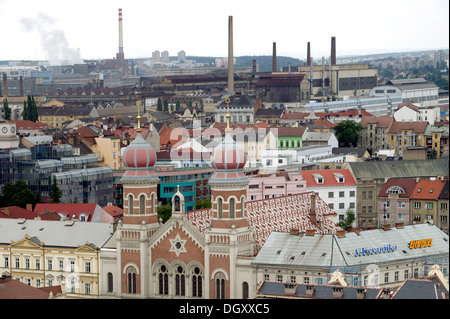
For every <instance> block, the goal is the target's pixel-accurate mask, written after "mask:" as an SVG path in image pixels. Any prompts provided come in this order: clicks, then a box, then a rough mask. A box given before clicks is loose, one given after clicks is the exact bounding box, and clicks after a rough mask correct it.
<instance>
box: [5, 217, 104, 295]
mask: <svg viewBox="0 0 450 319" xmlns="http://www.w3.org/2000/svg"><path fill="white" fill-rule="evenodd" d="M0 228H1V229H2V231H0V273H1V274H2V275H9V276H11V277H12V278H13V279H15V280H19V281H20V282H23V283H25V284H27V285H30V286H33V287H38V288H39V287H52V286H60V285H61V286H62V289H63V291H64V292H65V293H66V296H67V298H72V299H73V298H83V299H95V298H98V296H99V277H100V273H99V268H98V264H99V253H100V249H101V247H102V246H103V245H104V244H105V243H106V242H107V241H108V239H109V238H110V237H111V236H112V234H113V232H112V231H113V229H112V228H111V225H110V224H109V223H83V222H78V221H74V220H67V221H50V220H25V219H6V218H5V219H0Z"/></svg>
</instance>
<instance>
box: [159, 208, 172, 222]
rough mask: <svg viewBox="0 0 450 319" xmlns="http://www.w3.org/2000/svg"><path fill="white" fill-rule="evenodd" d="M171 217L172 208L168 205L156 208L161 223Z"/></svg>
mask: <svg viewBox="0 0 450 319" xmlns="http://www.w3.org/2000/svg"><path fill="white" fill-rule="evenodd" d="M171 216H172V206H170V204H167V205H163V206H159V207H158V219H159V218H161V219H162V222H163V223H165V222H166V221H168V220H169V218H170V217H171Z"/></svg>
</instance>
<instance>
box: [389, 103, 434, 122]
mask: <svg viewBox="0 0 450 319" xmlns="http://www.w3.org/2000/svg"><path fill="white" fill-rule="evenodd" d="M394 119H395V120H396V121H397V122H401V121H412V122H416V121H428V123H430V124H431V125H434V123H435V122H437V121H439V120H440V107H439V106H429V107H420V106H419V105H418V103H412V102H409V103H408V104H402V105H400V106H399V108H398V109H397V110H396V111H395V112H394Z"/></svg>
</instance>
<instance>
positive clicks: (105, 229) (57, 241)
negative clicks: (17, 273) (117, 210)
mask: <svg viewBox="0 0 450 319" xmlns="http://www.w3.org/2000/svg"><path fill="white" fill-rule="evenodd" d="M111 230H112V228H111V224H109V223H92V222H90V223H88V222H78V221H75V222H73V225H71V226H66V222H65V221H50V220H25V222H23V223H20V220H18V219H9V218H2V219H0V243H3V244H9V243H10V242H11V241H13V242H16V241H19V240H21V239H23V238H24V237H25V235H29V236H30V237H31V238H33V237H35V238H34V240H33V241H34V242H39V243H40V242H43V243H44V245H45V246H57V247H78V246H83V245H84V244H86V242H89V243H90V244H93V245H95V246H98V247H99V248H101V247H102V246H103V245H104V244H105V243H106V242H107V241H108V239H109V238H110V237H111V236H112V232H111Z"/></svg>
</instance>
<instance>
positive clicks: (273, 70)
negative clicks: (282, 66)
mask: <svg viewBox="0 0 450 319" xmlns="http://www.w3.org/2000/svg"><path fill="white" fill-rule="evenodd" d="M272 72H277V43H276V42H274V43H273V53H272Z"/></svg>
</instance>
